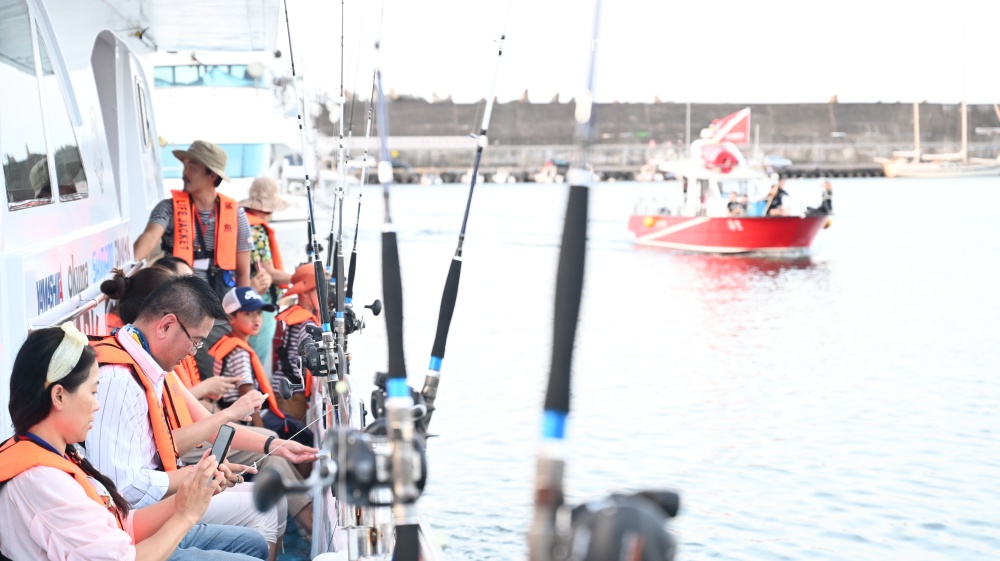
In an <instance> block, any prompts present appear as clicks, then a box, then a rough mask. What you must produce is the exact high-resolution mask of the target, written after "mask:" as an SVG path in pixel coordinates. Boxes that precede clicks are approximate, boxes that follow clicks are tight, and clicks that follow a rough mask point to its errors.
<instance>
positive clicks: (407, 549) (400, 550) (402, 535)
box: [392, 524, 420, 561]
mask: <svg viewBox="0 0 1000 561" xmlns="http://www.w3.org/2000/svg"><path fill="white" fill-rule="evenodd" d="M418 559H420V526H419V525H417V524H402V525H400V526H396V549H394V550H393V551H392V561H417V560H418Z"/></svg>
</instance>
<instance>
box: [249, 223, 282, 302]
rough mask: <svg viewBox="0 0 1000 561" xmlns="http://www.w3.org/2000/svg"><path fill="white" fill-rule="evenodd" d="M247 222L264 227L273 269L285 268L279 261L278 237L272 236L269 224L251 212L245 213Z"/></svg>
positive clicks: (272, 230) (272, 232) (272, 229)
mask: <svg viewBox="0 0 1000 561" xmlns="http://www.w3.org/2000/svg"><path fill="white" fill-rule="evenodd" d="M247 222H249V223H250V226H251V227H253V226H263V227H264V231H266V232H267V241H268V242H269V243H270V245H271V263H273V264H274V268H275V269H278V270H279V271H283V270H284V269H285V266H284V265H283V264H282V262H281V248H280V247H278V239H277V238H275V237H274V228H271V226H270V225H269V224H268V223H267V222H266V221H264V219H263V218H261V217H259V216H257V215H256V214H254V213H252V212H248V213H247ZM275 286H280V287H281V288H287V287H289V286H290V285H288V284H277V283H275Z"/></svg>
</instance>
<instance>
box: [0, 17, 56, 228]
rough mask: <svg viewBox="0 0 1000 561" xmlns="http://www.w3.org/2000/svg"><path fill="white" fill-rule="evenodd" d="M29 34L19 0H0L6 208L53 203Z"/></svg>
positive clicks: (0, 147)
mask: <svg viewBox="0 0 1000 561" xmlns="http://www.w3.org/2000/svg"><path fill="white" fill-rule="evenodd" d="M31 38H32V32H31V22H30V20H29V18H28V6H27V5H26V4H25V3H24V1H23V0H0V84H3V87H0V157H2V158H3V176H4V184H5V185H6V188H7V207H8V208H9V209H10V210H20V209H22V208H28V207H32V206H38V205H44V204H49V203H51V202H52V184H51V182H50V180H49V173H50V166H49V162H48V158H47V156H48V152H47V150H46V147H45V124H44V122H43V121H42V106H41V101H40V100H41V95H40V92H39V88H38V76H37V74H36V69H35V56H34V48H33V45H32V40H31ZM64 112H65V111H64Z"/></svg>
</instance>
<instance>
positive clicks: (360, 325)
mask: <svg viewBox="0 0 1000 561" xmlns="http://www.w3.org/2000/svg"><path fill="white" fill-rule="evenodd" d="M365 307H366V308H368V309H369V310H371V311H372V315H373V316H378V315H379V314H380V313H382V301H381V300H379V299H377V298H376V299H375V301H374V302H372V303H371V304H366V305H365ZM364 328H365V318H364V317H362V316H359V315H358V314H356V313H355V312H354V306H351V305H347V306H346V307H345V308H344V333H345V334H347V335H350V334H351V333H354V332H355V331H357V332H358V333H361V332H362V330H364Z"/></svg>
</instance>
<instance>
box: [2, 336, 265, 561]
mask: <svg viewBox="0 0 1000 561" xmlns="http://www.w3.org/2000/svg"><path fill="white" fill-rule="evenodd" d="M97 385H98V368H97V361H96V353H95V352H94V350H93V349H92V348H90V347H89V346H88V344H87V337H86V336H85V335H83V334H82V333H80V332H79V331H77V329H76V328H75V327H73V326H72V325H71V324H65V325H63V326H62V328H48V329H41V330H38V331H35V332H33V333H31V334H29V335H28V338H27V340H26V341H25V342H24V345H22V347H21V349H20V351H18V354H17V358H16V359H15V360H14V368H13V372H12V373H11V378H10V404H9V409H10V417H11V420H12V421H13V424H14V431H15V436H13V437H11V438H10V439H8V440H6V441H5V442H3V443H2V444H0V553H2V554H3V557H5V558H9V559H13V560H21V559H32V560H34V559H52V560H55V559H70V558H72V559H81V560H133V559H143V560H147V559H148V560H154V561H157V560H159V561H162V560H166V559H172V560H174V561H180V560H201V559H206V560H207V559H213V560H220V561H221V560H226V561H230V560H231V561H249V560H251V559H263V558H264V557H265V556H266V555H267V546H266V544H265V542H264V540H263V538H262V537H261V536H260V534H258V533H257V532H254V531H252V530H249V529H246V528H238V527H231V526H216V525H205V524H197V522H198V520H199V519H200V518H201V516H202V514H203V513H204V512H205V509H206V508H207V507H208V504H209V500H210V499H211V498H212V495H213V494H215V493H217V492H219V490H220V489H221V488H222V484H223V479H224V476H223V475H222V473H221V472H219V471H218V470H217V466H218V464H217V462H216V461H215V458H213V457H211V456H208V455H207V453H206V456H205V457H203V458H202V460H201V461H200V462H199V463H198V465H197V467H196V469H195V470H194V471H193V472H192V473H191V474H190V475H189V476H188V477H187V478H186V479H185V480H184V481H183V482H182V483H181V485H180V488H179V490H178V491H177V493H176V494H175V495H174V496H172V497H170V498H169V499H167V500H165V501H162V502H160V503H158V504H156V505H153V506H150V507H147V508H143V509H139V510H135V511H132V510H130V509H129V506H128V504H127V503H126V501H125V499H124V498H122V496H121V495H120V494H119V493H118V491H117V489H116V488H115V486H114V484H113V483H112V482H111V480H110V479H108V478H107V477H106V476H104V475H102V474H101V473H100V472H99V471H97V470H96V469H94V467H93V466H91V465H90V463H89V462H88V461H87V460H86V459H84V458H83V457H82V456H81V455H80V454H79V452H77V450H76V446H75V445H76V444H77V443H78V442H82V441H84V440H85V439H86V436H87V432H88V431H89V430H90V426H91V423H92V422H93V419H94V412H95V411H97V409H98V408H99V405H98V403H97V397H96V396H97Z"/></svg>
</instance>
